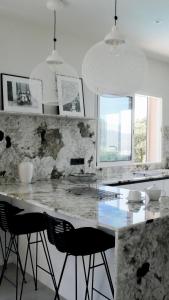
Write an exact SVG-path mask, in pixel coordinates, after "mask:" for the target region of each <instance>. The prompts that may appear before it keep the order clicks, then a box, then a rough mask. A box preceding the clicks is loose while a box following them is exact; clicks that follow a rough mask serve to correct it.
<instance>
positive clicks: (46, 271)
mask: <svg viewBox="0 0 169 300" xmlns="http://www.w3.org/2000/svg"><path fill="white" fill-rule="evenodd" d="M37 267H38V268H39V269H41V270H42V271H44V272H45V273H47V274H49V275H51V273H50V272H49V271H48V270H46V269H44V268H43V267H41V266H39V265H37Z"/></svg>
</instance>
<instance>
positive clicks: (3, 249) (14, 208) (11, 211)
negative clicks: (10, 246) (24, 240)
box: [0, 201, 24, 261]
mask: <svg viewBox="0 0 169 300" xmlns="http://www.w3.org/2000/svg"><path fill="white" fill-rule="evenodd" d="M4 203H5V204H6V203H8V202H5V201H0V205H3V204H4ZM7 206H8V214H9V215H10V216H14V215H17V214H19V213H21V212H23V211H24V209H21V208H19V207H17V206H14V205H12V204H10V203H8V204H7ZM0 229H1V230H2V232H3V233H4V239H3V240H4V243H3V242H2V237H1V236H0V248H1V253H2V258H3V261H4V260H5V253H6V248H7V231H6V230H5V228H4V227H3V224H1V219H0Z"/></svg>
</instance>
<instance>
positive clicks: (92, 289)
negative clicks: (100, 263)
mask: <svg viewBox="0 0 169 300" xmlns="http://www.w3.org/2000/svg"><path fill="white" fill-rule="evenodd" d="M94 264H95V254H93V262H92V288H91V300H93V291H94Z"/></svg>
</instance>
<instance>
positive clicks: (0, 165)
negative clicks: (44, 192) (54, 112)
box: [0, 114, 96, 182]
mask: <svg viewBox="0 0 169 300" xmlns="http://www.w3.org/2000/svg"><path fill="white" fill-rule="evenodd" d="M95 139H96V136H95V122H94V121H92V120H90V121H88V120H77V119H69V118H56V117H48V116H27V115H21V116H18V115H12V114H11V115H5V114H4V115H3V114H2V115H0V182H1V181H3V182H4V181H5V182H11V181H17V180H18V164H19V163H20V162H22V161H31V162H32V163H33V165H34V175H33V180H42V179H50V178H59V177H61V176H67V175H68V174H70V173H74V172H79V171H80V170H81V169H83V170H84V171H85V172H93V171H95V144H96V143H95ZM71 158H84V160H85V165H80V166H72V165H70V160H71Z"/></svg>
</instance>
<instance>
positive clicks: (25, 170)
mask: <svg viewBox="0 0 169 300" xmlns="http://www.w3.org/2000/svg"><path fill="white" fill-rule="evenodd" d="M18 171H19V179H20V182H22V183H31V181H32V176H33V164H32V163H31V162H22V163H20V164H19V166H18Z"/></svg>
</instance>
